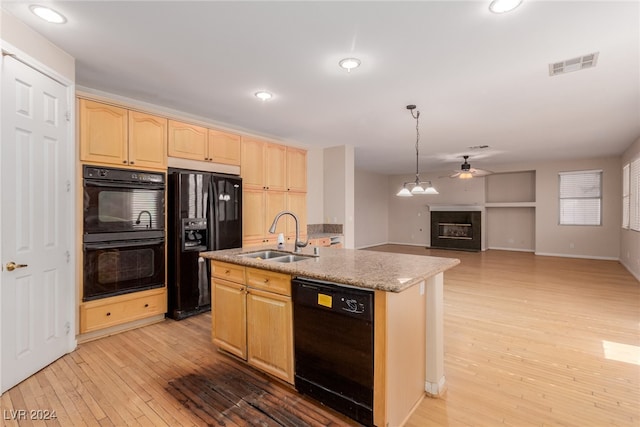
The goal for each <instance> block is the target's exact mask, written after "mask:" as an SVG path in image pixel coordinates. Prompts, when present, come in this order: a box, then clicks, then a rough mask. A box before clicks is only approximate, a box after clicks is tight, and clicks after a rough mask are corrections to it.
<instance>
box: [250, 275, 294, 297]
mask: <svg viewBox="0 0 640 427" xmlns="http://www.w3.org/2000/svg"><path fill="white" fill-rule="evenodd" d="M247 286H249V287H251V288H256V289H262V290H265V291H269V292H275V293H277V294H280V295H288V296H291V276H289V275H288V274H282V273H275V272H273V271H265V270H258V269H255V268H247Z"/></svg>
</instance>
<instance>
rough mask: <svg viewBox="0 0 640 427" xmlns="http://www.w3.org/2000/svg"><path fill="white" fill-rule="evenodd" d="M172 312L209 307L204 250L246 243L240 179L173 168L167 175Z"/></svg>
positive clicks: (184, 313)
mask: <svg viewBox="0 0 640 427" xmlns="http://www.w3.org/2000/svg"><path fill="white" fill-rule="evenodd" d="M167 184H168V185H167V206H168V209H167V210H168V212H167V221H168V223H167V229H168V231H167V239H168V241H167V266H168V267H167V273H168V278H167V279H168V280H167V287H168V294H169V296H168V297H169V300H168V316H169V317H171V318H173V319H176V320H179V319H184V318H185V317H188V316H192V315H194V314H198V313H202V312H205V311H209V310H210V309H211V295H210V292H211V274H210V273H211V271H210V266H209V262H207V261H205V260H204V259H203V258H201V257H200V256H199V253H200V252H203V251H211V250H220V249H232V248H240V247H242V180H241V178H240V177H239V176H236V175H224V174H217V173H210V172H199V171H192V170H185V169H175V168H169V170H168V175H167Z"/></svg>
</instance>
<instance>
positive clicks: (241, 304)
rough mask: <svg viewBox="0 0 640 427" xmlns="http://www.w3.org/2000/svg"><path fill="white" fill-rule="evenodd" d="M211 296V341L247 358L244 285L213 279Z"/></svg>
mask: <svg viewBox="0 0 640 427" xmlns="http://www.w3.org/2000/svg"><path fill="white" fill-rule="evenodd" d="M212 283H213V295H212V298H211V327H212V329H211V330H212V334H213V343H214V344H215V345H217V346H218V347H220V348H221V349H223V350H225V351H228V352H229V353H231V354H234V355H236V356H238V357H240V358H242V359H245V360H246V359H247V324H246V317H247V299H246V287H245V286H244V285H241V284H238V283H233V282H227V281H225V280H219V279H214V280H213V281H212Z"/></svg>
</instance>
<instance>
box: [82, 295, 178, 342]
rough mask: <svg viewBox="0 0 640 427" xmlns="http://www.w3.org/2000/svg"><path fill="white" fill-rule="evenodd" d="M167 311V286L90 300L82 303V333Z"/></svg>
mask: <svg viewBox="0 0 640 427" xmlns="http://www.w3.org/2000/svg"><path fill="white" fill-rule="evenodd" d="M166 312H167V290H166V288H161V289H154V290H149V291H142V292H135V293H131V294H126V295H120V296H116V297H111V298H103V299H99V300H95V301H89V302H85V303H83V304H81V305H80V333H87V332H93V331H97V330H100V329H104V328H109V327H111V326H117V325H120V324H123V323H127V322H133V321H134V320H140V319H144V318H147V317H150V316H154V315H158V314H164V313H166Z"/></svg>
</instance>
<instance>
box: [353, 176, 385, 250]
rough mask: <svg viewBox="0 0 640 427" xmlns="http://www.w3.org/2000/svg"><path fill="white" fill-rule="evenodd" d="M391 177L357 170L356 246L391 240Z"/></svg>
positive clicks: (360, 246) (373, 244)
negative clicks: (389, 193)
mask: <svg viewBox="0 0 640 427" xmlns="http://www.w3.org/2000/svg"><path fill="white" fill-rule="evenodd" d="M388 186H389V177H388V176H387V175H381V174H377V173H373V172H368V171H363V170H356V173H355V206H357V207H358V208H357V209H356V210H355V221H354V228H355V247H356V248H363V247H368V246H375V245H380V244H384V243H387V242H388V241H389V195H388V191H387V188H388Z"/></svg>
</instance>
